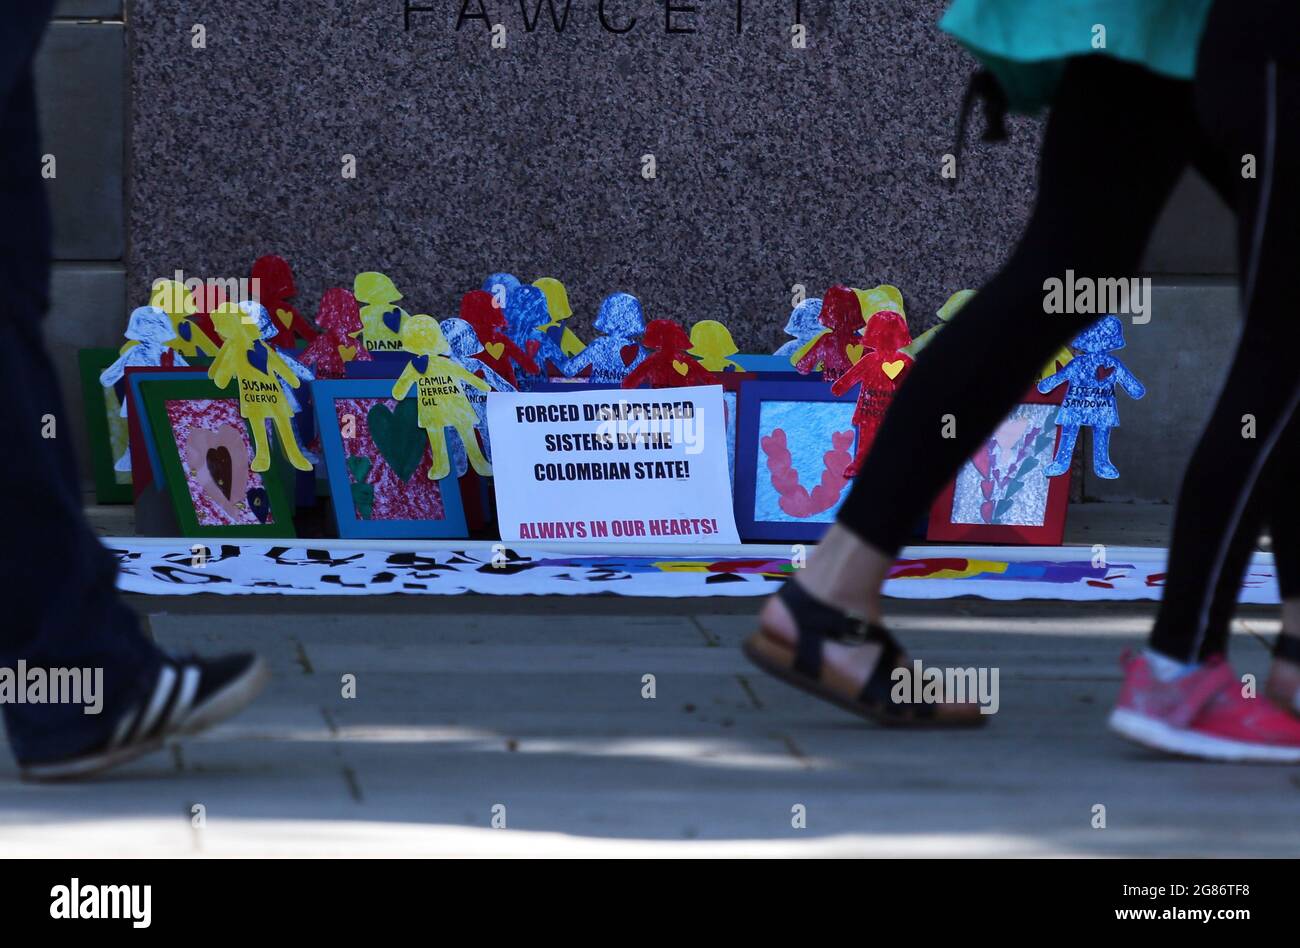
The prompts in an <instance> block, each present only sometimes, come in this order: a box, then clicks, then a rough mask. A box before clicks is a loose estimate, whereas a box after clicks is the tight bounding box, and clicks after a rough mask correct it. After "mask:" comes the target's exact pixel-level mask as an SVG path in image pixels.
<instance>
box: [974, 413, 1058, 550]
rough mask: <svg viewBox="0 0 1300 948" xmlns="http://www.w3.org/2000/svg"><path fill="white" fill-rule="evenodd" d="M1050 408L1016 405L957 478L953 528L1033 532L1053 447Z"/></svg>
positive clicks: (1042, 513) (1041, 516)
mask: <svg viewBox="0 0 1300 948" xmlns="http://www.w3.org/2000/svg"><path fill="white" fill-rule="evenodd" d="M1056 413H1057V406H1055V405H1031V404H1026V405H1020V406H1018V407H1017V408H1016V409H1015V410H1014V411H1013V412H1012V413H1011V414H1010V415H1009V416H1008V417H1007V418H1006V420H1004V421H1003V422H1002V424H1001V425H1000V426H999V427H998V429H997V430H996V431H995V432H994V433H993V436H992V437H991V438H989V439H988V440H987V441H986V442H984V444H983V445H981V446H980V448H979V449H978V450H977V451H976V452H975V453H974V454H973V455H972V456H971V458H970V460H968V461H967V462H966V463H965V464H964V465H962V469H961V471H960V472H959V473H958V474H957V483H956V488H955V489H954V492H953V499H952V522H953V523H978V524H997V525H1000V526H1018V527H1039V526H1042V525H1043V523H1044V522H1045V518H1046V516H1047V497H1048V490H1049V486H1050V485H1049V483H1048V476H1047V467H1048V465H1049V464H1050V463H1051V461H1052V452H1053V450H1054V449H1055V447H1056Z"/></svg>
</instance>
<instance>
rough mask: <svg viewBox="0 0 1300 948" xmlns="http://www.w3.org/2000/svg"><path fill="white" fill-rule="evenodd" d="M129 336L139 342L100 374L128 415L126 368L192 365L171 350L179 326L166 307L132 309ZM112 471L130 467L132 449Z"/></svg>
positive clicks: (128, 325) (104, 383)
mask: <svg viewBox="0 0 1300 948" xmlns="http://www.w3.org/2000/svg"><path fill="white" fill-rule="evenodd" d="M124 335H125V336H126V338H127V339H131V340H134V341H135V342H137V343H139V344H138V345H134V346H132V347H131V348H129V349H127V350H126V351H125V352H123V353H122V354H121V355H120V356H118V357H117V360H116V361H115V362H114V363H113V364H112V365H110V366H109V367H108V368H106V369H105V370H104V371H103V372H101V373H100V374H99V384H100V385H102V386H104V388H111V389H113V391H115V392H116V393H117V399H118V401H119V402H121V404H122V408H121V410H120V412H119V414H120V415H121V416H122V417H123V418H125V417H126V403H127V399H126V369H127V366H135V365H167V364H168V362H169V360H170V364H171V365H176V366H184V365H189V363H188V362H186V361H185V358H184V356H182V355H181V354H180V353H179V352H177V351H175V350H174V349H172V347H171V345H170V343H171V342H172V340H173V339H175V338H176V326H175V324H174V323H173V322H172V318H171V317H170V316H168V315H167V312H166V310H163V309H161V308H159V307H157V306H140V307H137V308H136V309H134V310H132V311H131V318H130V319H128V320H127V323H126V333H125V334H124ZM113 470H115V471H121V472H123V473H125V472H127V471H129V470H131V451H130V449H127V450H126V451H124V452H122V456H121V457H120V458H118V459H117V460H116V461H114V462H113Z"/></svg>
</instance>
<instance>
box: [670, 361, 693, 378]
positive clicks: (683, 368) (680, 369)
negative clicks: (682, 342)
mask: <svg viewBox="0 0 1300 948" xmlns="http://www.w3.org/2000/svg"><path fill="white" fill-rule="evenodd" d="M673 368H674V369H676V370H677V374H678V375H685V374H686V373H687V372H689V371H690V370H691V367H690V366H689V365H687V364H686V363H685V362H678V361H677V360H676V359H673Z"/></svg>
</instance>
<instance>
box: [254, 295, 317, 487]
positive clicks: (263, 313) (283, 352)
mask: <svg viewBox="0 0 1300 948" xmlns="http://www.w3.org/2000/svg"><path fill="white" fill-rule="evenodd" d="M239 308H240V309H242V310H243V311H244V312H245V313H247V314H248V316H247V317H246V318H247V319H248V320H249V321H251V322H252V323H253V324H254V325H255V326H256V327H257V337H258V338H259V339H261V340H262V341H263V342H265V343H266V344H267V345H268V346H271V342H270V340H271V339H273V338H275V336H276V335H277V334H279V332H280V327H278V326H276V324H275V322H274V321H273V320H272V319H271V314H270V313H269V312H268V311H267V309H266V307H265V306H263V305H262V304H261V303H259V302H257V301H256V300H245V301H244V302H242V303H240V304H239ZM254 348H255V349H256V347H254ZM271 348H273V349H274V350H275V352H276V354H277V355H278V356H279V357H280V358H281V359H283V360H284V364H285V365H287V366H288V367H289V369H290V371H292V372H293V374H294V375H296V376H298V378H300V379H302V380H303V381H304V382H314V381H316V373H315V372H313V371H312V370H311V369H310V368H309V367H307V366H306V365H303V364H302V363H301V362H299V361H298V360H297V359H295V358H294V357H293V355H292V354H291V353H290V350H288V349H283V348H281V347H280V346H271ZM280 391H282V392H284V400H285V403H286V404H287V405H288V406H289V410H290V411H292V412H293V415H292V416H291V417H290V419H289V426H290V427H291V428H292V429H293V436H294V438H295V439H296V440H297V442H298V450H299V451H301V452H302V456H303V457H305V458H306V459H307V460H308V461H310V462H311V463H312V464H314V465H315V464H320V462H321V457H320V455H319V454H316V453H315V452H313V451H308V450H307V445H306V443H305V442H304V440H303V437H302V430H301V429H300V427H299V424H298V413H299V412H301V411H302V403H301V402H300V401H298V396H297V395H295V394H294V391H293V388H292V387H290V386H289V385H288V384H287V383H286V382H285V381H284V380H283V379H281V380H280ZM266 423H267V424H268V425H269V424H270V423H271V422H270V421H269V420H268V421H267V422H266Z"/></svg>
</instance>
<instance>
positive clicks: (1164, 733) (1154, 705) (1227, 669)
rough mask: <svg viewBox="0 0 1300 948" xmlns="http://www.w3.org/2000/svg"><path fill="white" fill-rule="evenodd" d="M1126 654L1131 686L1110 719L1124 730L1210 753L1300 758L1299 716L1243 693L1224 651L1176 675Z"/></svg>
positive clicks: (1181, 749)
mask: <svg viewBox="0 0 1300 948" xmlns="http://www.w3.org/2000/svg"><path fill="white" fill-rule="evenodd" d="M1120 661H1121V663H1122V664H1123V666H1124V687H1123V688H1122V689H1121V690H1120V693H1119V702H1118V703H1117V704H1116V705H1115V710H1113V711H1112V712H1111V713H1110V722H1109V723H1110V729H1111V730H1112V731H1114V732H1115V733H1117V734H1119V735H1121V736H1122V737H1125V738H1127V739H1128V740H1130V741H1134V742H1135V743H1138V744H1141V745H1143V746H1144V747H1151V748H1154V749H1156V750H1162V751H1167V752H1169V753H1171V754H1182V755H1184V756H1186V757H1201V758H1204V759H1205V760H1226V761H1239V762H1263V763H1279V764H1292V763H1300V721H1297V720H1296V719H1295V718H1293V717H1291V716H1290V715H1289V714H1287V713H1286V712H1284V711H1283V710H1282V709H1281V708H1279V707H1277V706H1276V705H1274V704H1273V702H1271V701H1269V700H1268V699H1267V698H1265V697H1263V696H1260V697H1257V698H1247V697H1244V696H1243V695H1242V693H1241V680H1240V679H1239V678H1238V677H1237V675H1236V673H1235V672H1233V670H1232V666H1231V665H1229V664H1228V663H1227V662H1226V661H1224V660H1223V659H1222V658H1218V657H1215V658H1212V659H1210V660H1209V661H1208V662H1206V663H1205V665H1204V666H1203V667H1201V668H1198V669H1197V670H1196V671H1194V672H1189V673H1188V674H1186V675H1183V676H1182V677H1181V678H1177V679H1175V680H1173V681H1169V682H1164V681H1161V680H1160V679H1158V678H1156V676H1155V675H1154V674H1153V673H1152V671H1151V666H1150V665H1149V664H1148V662H1147V660H1146V658H1145V657H1144V656H1142V655H1132V654H1130V653H1128V652H1125V653H1124V657H1123V658H1121V659H1120Z"/></svg>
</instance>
